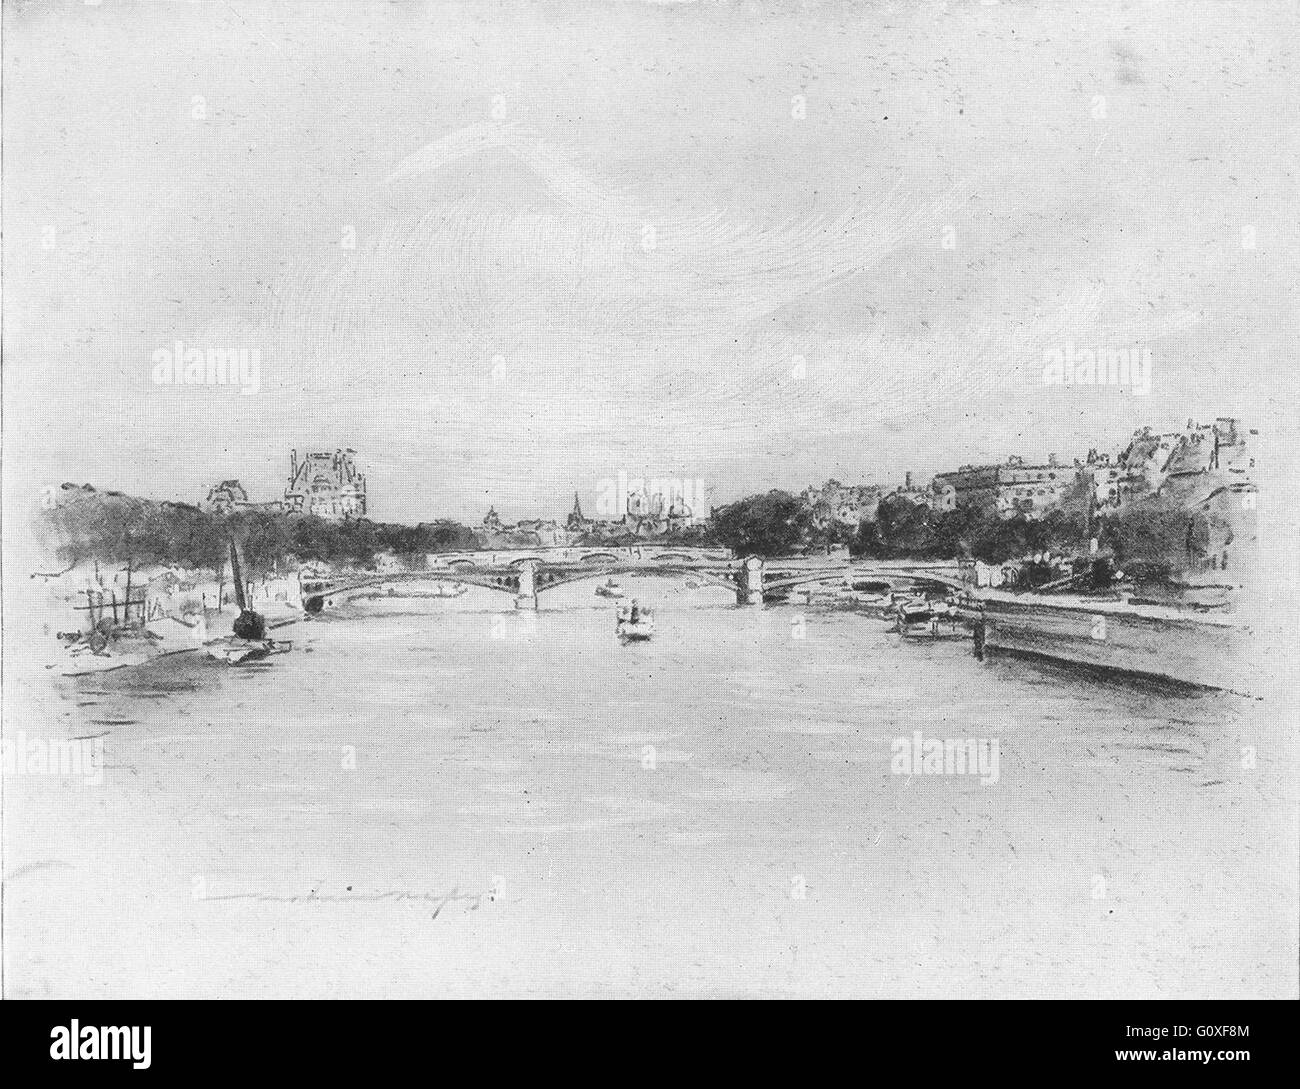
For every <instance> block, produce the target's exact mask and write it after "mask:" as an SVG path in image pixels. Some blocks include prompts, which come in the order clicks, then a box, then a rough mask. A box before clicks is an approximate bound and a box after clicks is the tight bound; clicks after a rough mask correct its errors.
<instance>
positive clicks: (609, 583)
mask: <svg viewBox="0 0 1300 1089" xmlns="http://www.w3.org/2000/svg"><path fill="white" fill-rule="evenodd" d="M596 596H597V597H622V596H623V590H622V587H620V586H619V584H618V583H617V582H615V581H614V580H613V579H607V580H606V581H605V583H604V585H602V586H597V587H596Z"/></svg>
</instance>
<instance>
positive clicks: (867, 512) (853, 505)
mask: <svg viewBox="0 0 1300 1089" xmlns="http://www.w3.org/2000/svg"><path fill="white" fill-rule="evenodd" d="M799 499H800V500H801V502H802V503H803V506H804V509H805V510H807V511H808V513H809V516H810V518H811V521H812V524H813V527H814V528H815V529H817V530H818V531H825V530H827V529H830V528H831V527H832V526H836V525H839V526H843V527H844V528H846V529H850V530H856V529H857V528H858V526H859V524H861V523H862V522H870V521H873V520H874V519H875V517H876V509H877V507H878V506H879V505H880V488H878V487H877V486H875V485H874V484H841V483H840V482H839V481H838V480H828V481H826V483H825V484H823V485H822V486H821V487H816V486H814V485H809V486H808V487H807V488H805V489H804V490H803V491H802V492H801V493H800V495H799Z"/></svg>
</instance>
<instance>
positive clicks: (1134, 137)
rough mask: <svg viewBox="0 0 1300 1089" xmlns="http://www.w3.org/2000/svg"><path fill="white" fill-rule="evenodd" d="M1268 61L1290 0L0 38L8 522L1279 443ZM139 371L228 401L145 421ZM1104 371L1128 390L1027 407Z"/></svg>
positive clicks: (241, 5)
mask: <svg viewBox="0 0 1300 1089" xmlns="http://www.w3.org/2000/svg"><path fill="white" fill-rule="evenodd" d="M1296 26H1297V14H1296V5H1295V4H1294V3H1293V2H1291V0H1284V2H1280V3H1271V2H1267V0H1259V2H1256V0H1250V2H1242V3H1232V2H1216V3H1206V2H1201V0H1187V2H1178V3H1174V2H1167V3H1166V2H1159V3H1143V2H1136V0H1130V2H1112V0H1099V2H1095V3H1068V2H1066V3H1030V2H1005V0H1004V2H1001V3H986V2H982V0H969V2H957V0H949V2H948V3H937V2H928V0H925V2H920V0H918V2H912V3H905V2H898V3H872V2H867V3H858V4H849V3H803V4H779V3H768V4H759V3H751V4H722V3H703V2H701V3H667V4H665V3H642V2H632V0H627V2H611V3H593V2H581V3H580V2H573V0H555V2H551V3H534V4H530V3H509V4H490V3H479V4H441V3H398V2H375V0H349V2H346V3H344V2H341V0H340V2H335V0H313V2H309V3H297V4H295V3H276V4H267V3H259V2H253V0H232V2H229V3H226V2H213V3H207V2H198V3H186V2H167V0H146V2H135V3H132V2H123V0H102V2H101V3H98V4H94V3H90V4H87V3H84V2H82V0H76V2H68V3H37V2H29V3H24V2H18V0H6V2H5V3H4V5H3V32H4V45H3V59H4V73H3V148H2V150H3V198H4V223H5V231H4V330H3V348H4V370H3V381H4V473H5V499H6V506H7V507H14V506H15V505H21V504H23V503H26V502H28V501H30V498H31V497H32V496H33V495H35V494H36V493H37V492H38V491H39V489H40V487H41V486H42V485H44V484H47V483H51V482H54V483H57V482H61V481H64V480H71V481H75V482H77V483H81V482H90V483H92V484H94V485H95V486H96V487H99V488H114V489H119V490H122V491H126V492H129V493H134V494H140V495H147V496H152V497H155V498H169V499H180V500H186V501H190V502H197V501H199V500H200V499H202V498H203V496H204V495H205V494H206V491H207V488H208V486H209V485H210V484H211V483H213V482H215V481H218V480H222V479H226V478H231V477H234V478H238V479H240V480H241V481H243V483H244V484H245V486H246V487H247V488H248V490H249V492H250V493H251V494H252V496H253V497H254V498H259V499H272V498H275V497H277V496H278V495H279V494H280V493H281V492H282V491H283V487H284V483H285V479H286V477H287V474H288V459H289V450H290V449H291V448H296V449H297V450H298V451H299V452H300V453H301V452H303V451H305V450H309V449H310V450H321V449H327V450H332V449H336V448H339V447H350V448H353V449H355V450H356V451H357V458H358V461H359V463H360V466H361V467H362V469H363V471H365V472H366V474H367V481H368V491H369V500H370V513H371V515H372V516H373V517H375V518H377V519H382V520H389V521H399V520H400V521H418V520H423V519H432V518H437V517H451V518H457V519H461V520H465V521H469V522H477V521H478V520H479V519H480V518H481V517H482V516H483V513H484V512H485V511H486V509H487V507H488V506H489V505H490V504H491V505H494V506H495V507H496V509H497V510H498V511H499V512H500V513H501V515H502V517H503V518H505V519H506V520H516V519H522V518H535V517H562V516H563V515H564V514H565V513H566V512H567V510H568V509H569V507H570V506H571V505H572V500H573V495H574V493H575V492H577V493H578V494H579V496H580V497H581V498H582V501H583V504H584V507H586V508H588V509H590V507H591V506H592V505H593V504H594V503H595V501H596V498H597V496H598V495H600V494H601V493H602V490H603V489H604V488H605V487H606V484H607V482H608V481H610V480H612V479H616V478H617V477H618V475H619V474H620V473H626V474H627V475H628V476H629V477H630V478H633V479H635V478H637V477H645V478H654V479H660V480H677V479H680V480H690V481H703V482H704V484H705V489H706V491H707V493H708V496H709V500H710V502H714V503H723V502H728V501H730V500H733V499H735V498H738V497H740V496H743V495H746V494H751V493H754V492H758V491H765V490H767V489H769V488H775V487H779V488H788V489H791V490H799V489H801V488H803V487H805V486H807V485H808V484H810V483H813V482H819V481H822V480H825V479H826V478H828V477H835V478H837V479H840V480H841V481H845V482H879V483H882V484H894V483H898V482H901V480H902V479H903V474H904V473H905V472H907V471H911V472H913V473H914V475H915V476H916V478H917V479H925V478H927V477H928V476H929V475H931V474H932V473H934V472H937V471H942V470H944V469H948V468H953V467H955V466H957V465H959V464H965V463H970V462H982V461H992V460H1002V459H1004V458H1005V457H1007V456H1008V455H1011V454H1020V455H1022V456H1025V457H1026V458H1027V459H1032V460H1038V459H1043V458H1045V457H1046V456H1047V455H1048V454H1049V453H1056V454H1058V455H1059V456H1061V457H1063V458H1071V457H1076V456H1082V455H1084V454H1085V453H1086V451H1087V450H1088V449H1089V448H1090V447H1098V448H1100V449H1103V450H1109V451H1112V452H1113V451H1116V450H1118V449H1121V448H1122V447H1123V445H1124V444H1125V442H1126V440H1127V438H1128V436H1129V435H1130V434H1131V433H1132V431H1133V430H1134V429H1135V428H1137V427H1140V426H1142V425H1145V424H1150V425H1152V426H1155V427H1157V428H1160V429H1162V430H1168V429H1171V428H1174V427H1177V426H1180V425H1181V424H1182V423H1184V422H1185V421H1186V420H1187V419H1188V418H1196V419H1199V420H1209V419H1213V418H1214V417H1216V416H1224V415H1234V416H1239V417H1242V418H1243V419H1244V420H1246V421H1247V424H1248V426H1253V427H1258V428H1260V429H1262V430H1264V431H1265V432H1269V431H1273V432H1276V431H1277V430H1278V429H1280V428H1282V427H1284V426H1287V425H1286V422H1285V421H1286V412H1287V410H1288V408H1289V406H1290V405H1291V404H1292V403H1293V402H1294V380H1293V379H1292V377H1291V372H1292V370H1293V368H1294V365H1295V359H1296V353H1295V348H1296V342H1297V334H1298V333H1300V324H1298V322H1300V318H1298V315H1300V299H1297V291H1296V285H1297V283H1298V282H1300V277H1297V270H1298V268H1297V266H1298V262H1297V256H1296V255H1297V253H1298V252H1300V228H1298V225H1297V216H1296V214H1295V209H1296V191H1295V183H1296V167H1297V123H1296V122H1297V116H1296V102H1295V95H1296V86H1297V85H1298V84H1300V80H1297V79H1296V74H1295V69H1294V52H1295V34H1296ZM178 341H179V342H180V343H181V344H182V345H183V348H184V349H186V350H198V351H201V352H204V353H206V352H208V351H210V350H220V351H225V350H239V349H243V350H245V351H246V352H248V353H249V355H248V357H247V358H248V359H249V361H250V366H251V365H252V361H253V360H254V359H255V360H256V367H257V373H256V379H257V380H256V382H255V383H254V382H251V381H250V382H247V383H245V384H244V385H243V386H241V385H240V384H233V385H231V384H225V385H218V384H208V383H207V382H202V383H194V384H188V383H181V384H177V383H174V382H160V381H158V380H157V379H158V366H157V364H158V361H159V358H160V357H159V355H158V353H159V352H160V351H163V350H166V351H169V352H170V351H173V350H174V346H175V345H176V343H177V342H178ZM1120 350H1123V351H1125V352H1127V351H1129V350H1134V351H1137V352H1138V353H1139V358H1142V357H1143V356H1142V353H1145V352H1147V351H1149V352H1150V357H1149V358H1150V372H1149V377H1150V387H1149V391H1146V392H1143V391H1142V390H1141V389H1140V388H1139V389H1135V388H1134V387H1133V384H1132V383H1130V384H1129V385H1128V386H1120V385H1111V384H1106V385H1078V384H1071V385H1068V386H1067V385H1064V384H1047V383H1045V381H1044V366H1045V361H1046V360H1047V359H1049V358H1051V357H1052V353H1058V354H1059V355H1060V356H1067V357H1068V358H1071V359H1076V360H1077V359H1082V358H1083V356H1082V355H1081V353H1082V352H1084V351H1108V352H1109V351H1120ZM252 353H256V355H255V356H254V355H253V354H252ZM1070 353H1073V354H1070ZM254 387H255V389H254Z"/></svg>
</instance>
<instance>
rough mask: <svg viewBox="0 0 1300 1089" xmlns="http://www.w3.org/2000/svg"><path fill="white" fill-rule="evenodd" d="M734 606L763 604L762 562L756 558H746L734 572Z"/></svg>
mask: <svg viewBox="0 0 1300 1089" xmlns="http://www.w3.org/2000/svg"><path fill="white" fill-rule="evenodd" d="M736 604H737V605H762V604H763V561H762V559H761V558H760V557H758V556H747V557H746V558H745V561H744V563H742V564H741V565H740V570H739V571H737V572H736Z"/></svg>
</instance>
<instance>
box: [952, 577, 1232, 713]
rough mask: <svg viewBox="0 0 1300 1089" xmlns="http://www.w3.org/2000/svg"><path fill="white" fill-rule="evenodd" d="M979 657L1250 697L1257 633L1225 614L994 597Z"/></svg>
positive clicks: (987, 607) (983, 616)
mask: <svg viewBox="0 0 1300 1089" xmlns="http://www.w3.org/2000/svg"><path fill="white" fill-rule="evenodd" d="M975 643H976V652H977V653H979V654H981V655H982V654H988V653H1009V654H1015V655H1022V656H1033V657H1039V658H1049V659H1053V660H1055V661H1060V662H1066V663H1070V664H1074V665H1081V666H1087V667H1091V668H1095V669H1100V670H1105V671H1110V672H1115V673H1119V674H1127V675H1132V676H1139V677H1151V678H1155V679H1159V680H1164V681H1172V682H1176V683H1179V684H1185V685H1193V686H1196V687H1200V688H1216V689H1226V690H1229V691H1238V692H1250V691H1251V690H1252V689H1253V688H1254V687H1256V683H1257V682H1256V680H1255V679H1254V677H1253V676H1252V671H1251V670H1250V669H1249V662H1250V658H1251V656H1252V653H1253V650H1254V640H1253V637H1252V633H1251V630H1250V629H1249V628H1248V627H1247V626H1245V625H1243V624H1240V623H1237V622H1234V621H1232V620H1229V619H1226V618H1223V617H1202V616H1191V615H1178V614H1177V613H1176V611H1175V610H1170V609H1159V608H1155V607H1143V606H1134V605H1128V604H1125V603H1120V602H1094V603H1088V602H1070V603H1060V604H1058V603H1054V602H1050V601H1044V600H1042V599H1037V600H1034V599H1028V598H1022V599H1019V600H1017V599H1015V598H1012V597H1011V596H1010V595H1007V596H999V597H997V598H987V599H984V600H983V602H982V609H981V610H980V614H979V618H978V619H977V620H976V621H975Z"/></svg>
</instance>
